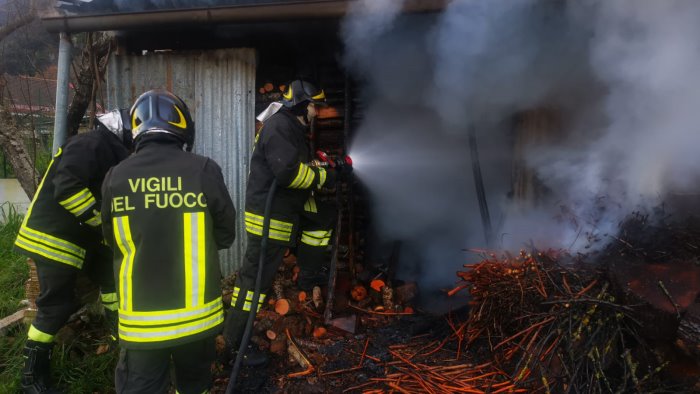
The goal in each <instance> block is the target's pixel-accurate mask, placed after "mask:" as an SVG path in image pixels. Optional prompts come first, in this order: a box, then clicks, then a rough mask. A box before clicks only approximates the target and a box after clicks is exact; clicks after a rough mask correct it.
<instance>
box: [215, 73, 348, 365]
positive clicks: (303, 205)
mask: <svg viewBox="0 0 700 394" xmlns="http://www.w3.org/2000/svg"><path fill="white" fill-rule="evenodd" d="M282 104H283V106H282V107H281V108H280V109H279V110H278V111H277V112H276V113H274V114H273V115H272V116H270V117H269V118H268V119H267V120H266V121H265V123H264V125H263V127H262V129H261V130H260V132H259V133H258V136H257V137H256V142H255V146H254V150H253V155H252V157H251V161H250V174H249V176H248V187H247V191H246V210H245V227H246V232H247V233H248V246H247V249H246V254H245V258H244V260H243V264H242V267H241V269H240V271H239V273H238V277H237V279H236V285H235V287H234V288H233V296H232V299H231V309H230V311H229V314H228V316H227V318H226V324H225V328H224V336H225V338H226V340H227V345H228V346H230V348H231V350H233V351H234V352H235V351H236V350H238V348H239V346H240V342H241V338H242V336H243V331H244V328H245V324H246V319H247V317H248V314H249V312H250V310H251V308H257V309H258V310H259V309H260V306H261V305H262V304H263V302H264V299H265V296H266V293H267V292H268V291H269V289H270V287H271V285H272V281H273V279H274V276H275V272H276V271H277V268H278V267H279V265H280V263H281V262H282V258H283V257H284V253H285V251H286V250H287V248H289V247H293V246H296V247H297V249H296V252H297V261H298V262H299V268H300V273H299V280H298V284H299V287H300V288H301V289H303V290H307V291H308V290H312V289H314V288H316V289H315V290H316V292H317V293H318V292H319V289H318V286H321V285H323V284H324V283H326V281H327V276H326V274H325V273H324V272H323V270H324V262H325V261H324V260H325V257H326V253H325V252H326V250H327V248H328V244H329V241H330V239H331V235H332V228H333V224H334V221H335V217H336V211H335V208H334V207H332V206H330V205H328V204H323V203H321V202H320V201H317V200H316V199H315V198H314V195H313V191H314V190H318V189H321V188H323V187H332V186H333V185H334V183H335V179H336V177H337V175H336V170H326V169H325V168H323V167H316V166H313V165H311V162H312V159H313V157H312V152H311V151H310V149H309V146H308V144H307V138H306V133H307V131H308V127H309V125H310V123H311V122H312V121H313V119H314V118H315V116H316V106H317V105H325V94H324V92H323V90H319V89H317V88H316V87H315V86H314V85H312V84H311V83H309V82H306V81H302V80H296V81H294V82H292V83H291V84H289V88H288V89H287V91H286V92H285V93H284V94H283V100H282ZM341 164H342V163H341ZM349 169H350V168H349V167H348V166H342V168H341V172H343V173H346V172H347V171H348V170H349ZM273 179H276V180H277V191H276V193H275V196H274V200H273V202H272V208H271V214H270V219H271V220H270V229H269V239H268V243H267V247H266V250H265V259H264V267H263V273H262V281H261V287H260V289H261V294H260V298H259V300H258V303H257V305H251V300H252V298H253V292H254V289H255V279H256V276H257V269H258V268H257V267H258V261H259V259H260V248H261V239H262V238H261V235H262V224H263V219H264V218H263V215H264V207H265V200H266V198H267V194H268V192H269V190H270V187H271V185H272V181H273ZM234 354H235V353H234ZM265 362H266V356H265V355H264V354H262V353H259V352H257V351H256V350H255V349H254V348H249V349H248V350H247V351H246V354H245V355H244V359H243V363H244V365H249V366H250V365H258V364H263V363H265Z"/></svg>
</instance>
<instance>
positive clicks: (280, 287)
mask: <svg viewBox="0 0 700 394" xmlns="http://www.w3.org/2000/svg"><path fill="white" fill-rule="evenodd" d="M272 294H274V295H275V299H276V300H281V299H283V298H286V297H285V296H284V283H283V280H282V276H281V275H279V274H278V275H277V276H275V280H274V281H273V282H272Z"/></svg>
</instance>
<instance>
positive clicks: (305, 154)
mask: <svg viewBox="0 0 700 394" xmlns="http://www.w3.org/2000/svg"><path fill="white" fill-rule="evenodd" d="M306 130H307V129H306V127H305V126H304V125H302V124H301V122H300V121H299V119H297V118H296V116H294V114H292V113H291V112H290V111H289V110H288V109H286V108H282V109H280V110H279V111H278V112H277V113H275V114H274V115H272V116H271V117H270V118H269V119H268V120H267V121H266V122H265V124H264V125H263V127H262V129H261V130H260V133H259V134H258V137H257V138H256V142H255V147H254V150H253V155H252V157H251V160H250V174H249V175H248V184H247V189H246V230H247V231H248V232H249V233H250V234H254V235H261V234H262V221H261V218H262V216H263V214H264V212H263V211H264V209H265V200H266V198H267V193H268V191H269V190H270V187H271V185H272V180H273V179H277V191H276V193H275V199H274V200H273V203H272V209H271V219H273V221H272V225H271V228H270V239H271V240H272V241H273V242H278V243H290V242H292V243H293V241H294V240H295V237H296V233H297V231H298V228H297V227H298V224H299V213H300V212H302V211H303V209H304V203H305V202H306V201H307V200H308V199H309V196H310V195H311V191H312V190H314V189H320V188H321V187H324V186H329V185H332V183H334V182H335V173H334V172H333V171H326V169H324V168H318V167H312V166H310V165H309V164H308V163H309V162H311V160H312V154H311V152H310V150H309V146H308V143H307V140H306Z"/></svg>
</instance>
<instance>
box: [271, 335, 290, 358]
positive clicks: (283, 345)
mask: <svg viewBox="0 0 700 394" xmlns="http://www.w3.org/2000/svg"><path fill="white" fill-rule="evenodd" d="M286 351H287V336H286V335H284V334H281V335H277V337H275V339H274V340H272V341H270V352H271V353H275V354H278V355H283V354H284V353H285V352H286Z"/></svg>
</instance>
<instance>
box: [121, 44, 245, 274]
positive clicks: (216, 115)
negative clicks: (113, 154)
mask: <svg viewBox="0 0 700 394" xmlns="http://www.w3.org/2000/svg"><path fill="white" fill-rule="evenodd" d="M255 68H256V65H255V50H253V49H249V48H243V49H225V50H216V51H196V52H189V51H188V52H158V53H148V54H146V55H144V56H140V55H126V56H124V55H113V56H112V58H111V59H110V62H109V66H108V70H107V92H108V93H107V95H108V97H107V106H108V108H115V107H120V108H124V107H129V106H130V105H131V104H132V103H133V101H134V100H135V99H136V97H138V95H139V94H141V93H143V92H144V91H146V90H149V89H154V88H166V89H168V90H170V91H172V92H173V93H175V94H177V95H178V96H180V97H181V98H182V99H183V100H185V102H186V103H187V105H188V106H189V107H190V111H191V112H192V116H193V118H194V120H195V125H196V130H197V134H196V138H195V147H194V151H195V152H196V153H198V154H201V155H205V156H208V157H211V158H213V159H214V160H216V162H217V163H219V165H220V166H221V168H222V170H223V173H224V179H225V181H226V185H227V186H228V189H229V192H230V193H231V197H232V198H233V202H234V204H235V206H236V210H237V211H238V217H237V223H236V229H237V232H236V241H235V243H234V245H233V246H232V247H231V248H230V249H229V250H227V251H225V252H222V253H220V257H221V262H222V267H223V269H224V275H229V274H231V273H232V272H233V271H234V270H236V269H238V268H239V267H240V263H241V261H242V258H243V255H244V253H245V238H246V237H245V231H244V227H243V215H242V214H243V208H244V202H245V184H246V179H247V176H248V163H249V160H250V152H251V149H252V146H253V139H254V130H255V118H254V110H255V94H254V89H255Z"/></svg>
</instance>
